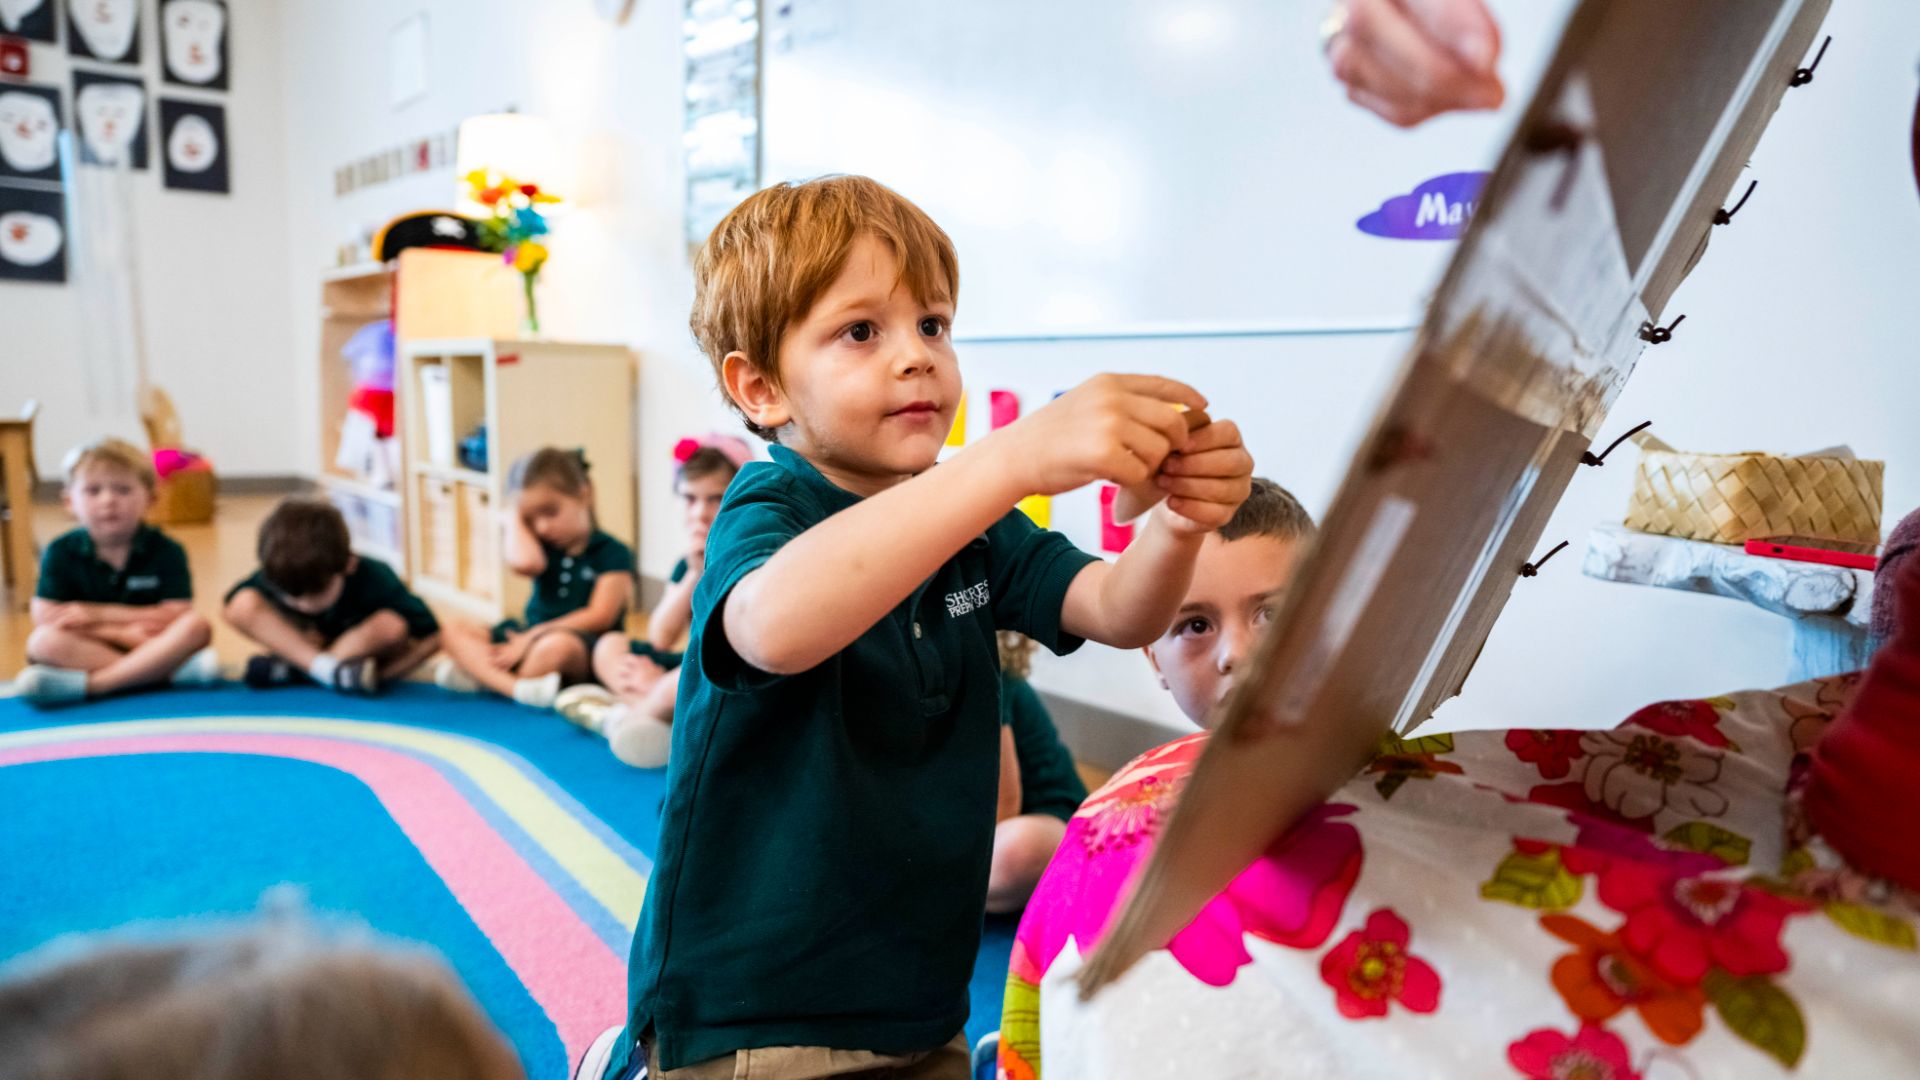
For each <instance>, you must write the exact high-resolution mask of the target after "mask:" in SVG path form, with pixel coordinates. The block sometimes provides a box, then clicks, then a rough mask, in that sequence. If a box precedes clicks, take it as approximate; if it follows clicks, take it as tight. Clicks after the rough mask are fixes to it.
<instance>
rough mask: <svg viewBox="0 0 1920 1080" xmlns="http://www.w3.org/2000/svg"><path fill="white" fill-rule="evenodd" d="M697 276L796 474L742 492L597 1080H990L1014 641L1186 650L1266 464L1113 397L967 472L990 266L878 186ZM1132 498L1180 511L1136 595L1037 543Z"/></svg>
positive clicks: (986, 446) (1097, 394)
mask: <svg viewBox="0 0 1920 1080" xmlns="http://www.w3.org/2000/svg"><path fill="white" fill-rule="evenodd" d="M695 276H696V289H697V291H696V296H695V300H694V312H693V319H692V322H693V328H694V332H695V335H696V336H697V337H698V338H699V340H700V342H701V345H702V347H703V348H704V350H705V351H706V353H707V355H708V358H709V359H710V360H711V361H712V363H713V365H714V370H715V373H716V375H717V376H718V377H719V381H720V383H721V385H722V387H723V388H724V389H725V390H726V393H727V397H728V400H729V402H730V403H731V404H732V405H733V407H734V408H736V409H737V410H738V411H739V412H740V413H741V414H742V416H743V417H744V418H745V420H746V422H747V426H748V427H749V429H751V430H752V431H754V432H755V433H756V434H758V435H760V436H761V437H762V438H766V439H768V440H769V441H771V442H772V443H773V446H772V447H771V455H772V459H773V460H772V461H771V462H764V463H763V462H754V463H751V464H749V465H747V466H746V467H745V468H744V469H743V470H741V472H740V475H739V476H738V477H736V478H735V480H734V482H733V484H732V486H731V487H730V488H729V489H728V492H727V495H726V498H725V501H724V502H723V504H722V507H721V510H720V514H719V517H718V518H716V519H715V521H714V523H713V527H712V530H711V533H710V534H709V537H708V541H707V553H706V568H705V572H704V573H703V574H702V575H701V578H700V583H699V585H698V586H697V587H696V588H695V590H694V600H693V625H692V637H691V640H690V642H689V644H688V651H687V658H686V662H685V663H684V664H682V665H681V669H680V671H681V675H680V679H681V682H680V693H679V703H678V708H677V709H676V711H675V714H674V725H673V752H672V758H671V761H670V764H669V766H668V770H667V798H666V804H665V809H664V813H663V817H662V822H661V829H660V843H659V852H658V857H657V861H656V864H655V868H654V873H653V877H652V880H651V881H650V883H649V885H648V888H647V896H646V902H645V907H644V910H643V911H642V913H641V916H640V924H639V928H638V930H637V932H636V934H635V936H634V945H633V955H632V964H631V969H630V974H629V983H630V991H629V995H630V1003H629V1013H628V1019H627V1024H626V1026H625V1029H624V1031H621V1030H613V1031H609V1032H607V1033H606V1034H605V1035H603V1036H602V1038H601V1040H599V1041H598V1042H596V1044H595V1045H594V1047H592V1048H591V1049H590V1050H589V1051H588V1053H587V1056H586V1059H585V1060H584V1061H583V1062H582V1067H581V1070H580V1074H581V1075H584V1076H600V1075H612V1076H631V1075H634V1074H635V1073H636V1072H637V1071H638V1069H639V1068H640V1066H641V1065H642V1063H643V1059H647V1058H650V1059H651V1065H650V1075H651V1076H652V1077H653V1078H654V1080H682V1078H702V1077H709V1076H728V1077H730V1076H735V1075H751V1076H754V1077H756V1078H760V1077H766V1078H779V1077H799V1076H807V1077H820V1076H836V1075H845V1074H851V1073H860V1074H862V1075H868V1074H871V1075H883V1074H884V1075H887V1076H895V1077H954V1078H956V1080H958V1078H963V1077H965V1076H966V1075H967V1073H968V1054H967V1047H966V1043H965V1037H964V1035H963V1034H962V1026H963V1024H964V1023H965V1021H966V1018H967V981H968V978H969V976H970V975H971V973H972V970H973V963H974V958H975V954H976V952H977V951H978V948H979V941H980V929H981V920H982V912H983V908H984V904H985V899H986V891H987V876H988V864H989V861H990V858H991V853H992V844H993V831H994V828H993V826H994V806H995V791H996V787H997V781H998V773H999V748H1000V717H999V714H1000V705H999V693H1000V691H999V671H998V667H999V665H998V663H997V660H996V655H995V640H994V638H995V632H996V630H997V629H1000V628H1005V629H1010V630H1018V631H1020V632H1021V633H1024V634H1026V635H1027V636H1029V637H1031V638H1033V639H1035V640H1036V641H1038V642H1040V644H1042V645H1044V646H1046V647H1048V648H1050V649H1052V650H1054V651H1055V652H1068V651H1071V650H1073V649H1074V648H1076V647H1078V646H1079V645H1080V643H1081V641H1082V640H1083V639H1086V638H1091V639H1094V640H1096V641H1102V642H1106V643H1108V644H1111V645H1116V646H1123V647H1137V646H1141V645H1145V644H1146V643H1147V642H1149V641H1151V640H1153V639H1154V638H1155V637H1157V636H1158V634H1159V632H1160V631H1161V630H1163V629H1164V628H1165V627H1166V626H1167V624H1168V621H1169V620H1170V619H1171V618H1172V617H1173V613H1174V609H1175V608H1176V607H1177V606H1178V605H1179V603H1180V598H1181V596H1182V594H1183V593H1184V592H1185V590H1186V587H1187V581H1188V579H1189V578H1190V576H1191V574H1192V568H1193V560H1194V556H1195V554H1196V553H1197V552H1198V551H1199V548H1200V544H1201V542H1202V541H1203V540H1204V539H1205V537H1206V534H1207V533H1208V532H1210V531H1211V530H1212V529H1214V528H1216V527H1218V526H1219V525H1220V524H1221V523H1222V522H1224V521H1226V520H1227V518H1228V517H1230V516H1231V515H1232V513H1233V510H1234V508H1235V507H1236V506H1238V505H1239V503H1240V500H1241V499H1242V498H1244V497H1245V495H1246V493H1247V489H1248V485H1249V482H1250V481H1249V478H1250V475H1251V472H1252V461H1251V459H1250V458H1249V457H1248V456H1247V453H1246V451H1245V450H1244V449H1243V448H1242V447H1241V444H1240V437H1239V433H1238V431H1237V430H1236V429H1235V428H1234V426H1233V425H1232V424H1231V423H1228V422H1224V421H1216V422H1214V423H1212V424H1210V425H1208V426H1204V427H1201V428H1199V429H1197V430H1196V431H1194V432H1192V433H1191V434H1189V432H1188V430H1187V424H1186V421H1185V418H1184V417H1182V416H1181V415H1180V412H1179V407H1180V406H1187V407H1190V408H1195V409H1200V408H1204V407H1205V405H1206V402H1205V401H1204V400H1203V399H1202V398H1201V397H1200V395H1199V394H1197V393H1196V392H1195V391H1193V390H1192V389H1190V388H1188V387H1186V386H1183V385H1181V384H1179V383H1176V382H1173V381H1171V380H1166V379H1159V378H1151V377H1142V376H1110V375H1109V376H1100V377H1098V378H1095V379H1093V380H1090V381H1089V382H1087V383H1084V384H1082V385H1081V386H1079V387H1078V388H1076V389H1074V390H1072V391H1069V392H1068V393H1066V394H1065V395H1063V396H1061V397H1059V398H1058V399H1057V400H1055V401H1053V402H1052V403H1051V404H1049V405H1047V406H1046V407H1045V408H1042V409H1040V410H1038V411H1036V412H1034V413H1032V414H1031V415H1029V416H1028V417H1026V418H1024V419H1021V420H1019V421H1017V422H1015V423H1013V424H1011V425H1008V426H1006V427H1003V428H1001V429H999V430H998V431H995V432H994V433H993V434H991V435H989V436H987V437H986V438H985V439H982V440H980V441H979V442H976V443H974V444H973V445H971V446H969V447H967V448H966V449H964V450H961V451H960V452H958V453H956V454H954V455H953V456H952V457H951V458H949V459H948V460H947V461H946V462H945V463H943V464H941V465H940V466H939V467H938V468H935V467H934V462H935V459H936V457H937V455H938V454H939V453H940V449H941V446H942V445H943V444H944V442H945V441H946V437H947V433H948V431H949V429H950V428H951V427H952V426H953V421H954V416H955V413H956V411H957V410H958V407H959V403H960V374H959V367H958V364H957V362H956V359H955V356H954V351H953V346H952V343H951V340H950V338H949V327H950V325H951V322H952V319H953V312H954V300H955V298H956V297H957V295H958V291H959V289H958V281H959V272H958V264H957V261H956V259H955V257H954V252H953V247H952V244H951V242H950V241H949V240H948V239H947V236H946V234H945V233H943V232H941V231H940V228H939V227H938V226H937V225H935V224H934V223H933V222H932V221H931V220H929V219H928V218H927V216H926V215H925V214H924V213H922V212H921V211H920V210H919V208H917V207H915V206H913V205H912V204H911V203H909V202H907V201H906V200H905V199H903V198H901V197H900V196H899V195H897V194H895V193H894V192H892V191H889V190H888V189H886V188H884V187H882V186H880V185H879V184H876V183H874V182H873V181H871V180H866V179H863V178H859V177H830V178H826V179H821V180H815V181H810V182H808V183H804V184H794V185H790V184H781V185H776V186H775V187H772V188H769V189H767V190H765V191H762V192H760V193H758V194H756V195H754V196H753V197H751V198H749V199H747V200H746V201H745V202H744V203H742V204H741V205H740V206H739V207H738V208H736V209H735V210H734V211H733V212H732V213H731V214H729V215H728V216H727V218H726V220H725V221H723V222H722V223H721V224H720V225H719V227H717V228H716V229H715V230H714V232H713V234H712V235H711V236H710V237H709V238H708V240H707V243H706V245H705V246H704V247H703V248H702V250H701V253H700V256H699V258H698V260H697V262H696V266H695ZM1176 453H1178V454H1179V456H1178V457H1172V458H1170V455H1173V454H1176ZM1163 464H1164V466H1165V467H1164V468H1163ZM1156 477H1159V479H1158V480H1156ZM1099 480H1110V481H1113V482H1116V483H1121V484H1125V485H1139V484H1156V483H1157V485H1158V488H1159V490H1160V491H1161V492H1163V493H1165V494H1166V495H1167V496H1168V500H1167V502H1166V503H1165V504H1164V506H1163V507H1162V509H1161V510H1158V511H1156V512H1155V513H1154V514H1153V515H1152V516H1151V518H1150V519H1149V520H1148V521H1147V522H1146V523H1145V524H1144V526H1143V527H1142V528H1141V529H1140V530H1139V534H1138V536H1137V538H1136V539H1135V540H1134V541H1133V543H1132V545H1131V546H1130V547H1129V548H1128V549H1127V551H1126V552H1125V553H1124V554H1122V555H1121V556H1120V557H1119V559H1118V560H1117V561H1116V562H1114V563H1111V564H1108V563H1106V562H1103V561H1101V560H1099V559H1097V558H1095V557H1094V556H1091V555H1087V554H1083V553H1082V552H1080V551H1078V550H1076V549H1075V548H1074V547H1073V545H1071V544H1070V543H1068V542H1067V541H1066V539H1065V538H1063V537H1061V536H1060V535H1058V534H1056V533H1050V532H1047V531H1045V530H1042V529H1040V528H1039V527H1037V526H1035V525H1034V524H1033V522H1031V521H1030V520H1028V519H1027V517H1026V516H1025V515H1023V514H1020V513H1018V512H1017V511H1015V510H1014V504H1015V503H1016V502H1018V501H1019V500H1020V499H1021V498H1022V497H1024V496H1027V495H1032V494H1036V493H1039V494H1056V493H1059V492H1064V491H1069V490H1072V489H1074V488H1078V487H1081V486H1082V485H1085V484H1088V483H1091V482H1094V481H1099Z"/></svg>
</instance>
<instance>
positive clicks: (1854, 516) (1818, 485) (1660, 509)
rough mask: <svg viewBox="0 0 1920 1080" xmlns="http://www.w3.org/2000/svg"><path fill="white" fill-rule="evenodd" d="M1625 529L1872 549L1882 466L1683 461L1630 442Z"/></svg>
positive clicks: (1770, 458)
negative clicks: (1806, 539) (1821, 541)
mask: <svg viewBox="0 0 1920 1080" xmlns="http://www.w3.org/2000/svg"><path fill="white" fill-rule="evenodd" d="M1634 441H1635V442H1638V443H1639V444H1640V447H1641V454H1640V467H1639V469H1638V470H1637V471H1636V472H1635V473H1634V477H1633V501H1632V502H1631V503H1630V504H1628V506H1627V522H1626V524H1627V527H1628V528H1630V529H1638V530H1640V531H1641V532H1650V533H1662V534H1664V535H1667V536H1680V537H1685V538H1687V539H1689V540H1706V541H1710V542H1712V543H1717V544H1743V543H1745V542H1747V541H1748V540H1754V539H1759V538H1762V537H1768V536H1818V537H1825V538H1827V539H1830V540H1845V541H1849V542H1852V543H1860V544H1876V545H1877V544H1879V543H1880V485H1881V479H1882V475H1883V474H1884V473H1885V471H1886V463H1885V462H1883V461H1860V460H1857V459H1855V458H1852V457H1843V456H1837V455H1810V456H1807V457H1777V456H1775V455H1772V454H1760V453H1747V454H1688V453H1682V452H1681V451H1678V450H1675V449H1674V448H1673V447H1671V446H1668V445H1667V444H1665V443H1663V442H1661V441H1660V440H1659V439H1656V438H1653V437H1652V436H1651V435H1640V436H1636V437H1635V440H1634Z"/></svg>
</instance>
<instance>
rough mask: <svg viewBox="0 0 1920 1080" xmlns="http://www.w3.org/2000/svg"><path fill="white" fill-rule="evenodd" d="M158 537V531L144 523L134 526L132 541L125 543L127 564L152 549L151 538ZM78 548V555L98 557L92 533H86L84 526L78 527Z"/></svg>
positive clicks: (97, 547) (98, 551) (98, 553)
mask: <svg viewBox="0 0 1920 1080" xmlns="http://www.w3.org/2000/svg"><path fill="white" fill-rule="evenodd" d="M158 535H160V530H159V529H156V528H154V527H153V526H151V525H148V524H147V523H145V522H141V523H140V524H139V525H136V526H135V527H134V530H133V539H132V540H130V541H129V542H128V543H127V564H128V565H129V566H131V565H132V564H133V559H134V556H136V555H145V554H146V553H147V551H148V550H149V549H150V548H152V547H153V538H154V537H156V536H158ZM79 546H80V554H82V555H84V556H86V557H87V558H89V559H97V558H99V557H100V549H99V546H98V545H96V544H95V543H94V542H93V533H92V532H90V531H88V530H87V527H86V526H84V525H83V526H81V527H80V545H79Z"/></svg>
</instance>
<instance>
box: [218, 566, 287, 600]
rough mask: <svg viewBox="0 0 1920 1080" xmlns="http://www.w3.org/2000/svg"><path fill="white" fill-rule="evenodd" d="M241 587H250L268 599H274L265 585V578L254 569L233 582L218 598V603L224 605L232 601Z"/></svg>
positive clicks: (238, 593)
mask: <svg viewBox="0 0 1920 1080" xmlns="http://www.w3.org/2000/svg"><path fill="white" fill-rule="evenodd" d="M242 589H252V590H253V591H254V592H257V593H259V594H260V595H261V596H264V597H266V598H267V599H269V600H272V599H274V595H273V593H272V592H271V591H270V590H269V589H268V588H267V587H266V579H265V578H263V577H261V576H260V571H258V570H255V571H254V572H253V573H251V574H248V575H247V576H246V577H243V578H241V579H240V580H239V581H236V582H234V583H233V588H231V589H228V590H227V595H225V596H223V597H221V598H220V605H221V606H222V607H225V606H226V605H228V604H231V603H233V598H234V597H236V596H239V595H240V590H242Z"/></svg>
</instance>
